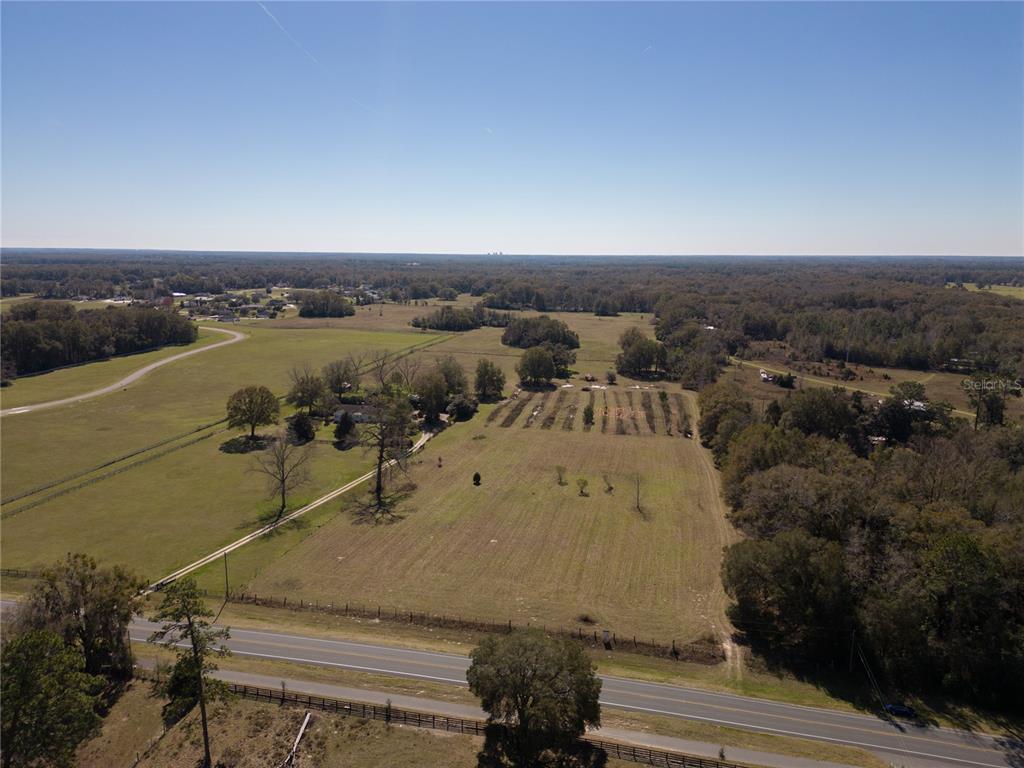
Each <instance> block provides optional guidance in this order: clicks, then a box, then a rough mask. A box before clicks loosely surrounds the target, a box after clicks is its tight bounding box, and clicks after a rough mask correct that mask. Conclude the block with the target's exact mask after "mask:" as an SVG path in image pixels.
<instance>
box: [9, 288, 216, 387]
mask: <svg viewBox="0 0 1024 768" xmlns="http://www.w3.org/2000/svg"><path fill="white" fill-rule="evenodd" d="M197 333H198V331H197V329H196V327H195V326H194V325H193V324H192V323H190V322H189V321H188V320H187V319H186V318H184V317H181V316H180V315H177V314H175V313H174V312H168V311H163V310H159V309H152V308H141V307H109V308H107V309H97V310H82V311H76V310H75V308H74V306H73V305H71V304H68V303H65V302H42V301H29V302H24V303H22V304H15V305H14V306H12V307H11V309H10V312H9V313H8V314H7V315H6V316H5V318H4V322H3V325H2V327H0V346H2V348H3V352H2V354H3V362H4V369H5V372H6V373H8V374H9V373H15V374H25V373H35V372H37V371H45V370H49V369H51V368H57V367H60V366H63V365H73V364H75V363H84V362H88V361H90V360H98V359H101V358H104V357H110V356H112V355H121V354H126V353H129V352H138V351H139V350H143V349H152V348H154V347H159V346H163V345H166V344H189V343H191V342H193V341H195V340H196V338H197Z"/></svg>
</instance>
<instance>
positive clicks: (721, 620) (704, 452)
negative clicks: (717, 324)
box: [682, 392, 743, 677]
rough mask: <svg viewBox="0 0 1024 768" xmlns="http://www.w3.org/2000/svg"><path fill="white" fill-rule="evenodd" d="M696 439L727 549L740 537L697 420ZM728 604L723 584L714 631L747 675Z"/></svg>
mask: <svg viewBox="0 0 1024 768" xmlns="http://www.w3.org/2000/svg"><path fill="white" fill-rule="evenodd" d="M682 398H683V399H684V400H685V401H686V407H687V409H688V410H689V412H690V413H693V414H697V413H699V411H698V408H697V396H696V395H695V394H693V393H692V392H684V393H683V395H682ZM693 440H694V442H695V443H697V445H696V448H697V453H698V455H699V457H700V471H701V474H702V475H703V476H704V479H705V481H706V482H707V485H708V487H709V488H713V489H714V493H713V494H712V497H711V500H710V502H711V512H712V514H713V515H714V519H715V529H716V530H717V532H718V546H719V547H725V546H727V545H729V544H732V543H734V542H736V541H739V539H740V536H739V534H738V533H737V532H736V529H734V528H733V527H732V524H731V523H730V522H729V520H728V517H727V515H728V512H729V507H728V506H727V505H726V503H725V501H724V500H723V499H722V484H721V480H720V478H719V474H718V470H717V469H716V468H715V462H714V460H713V459H712V456H711V451H709V450H708V449H707V448H704V447H702V446H700V442H699V441H700V433H699V432H698V430H697V424H696V419H694V424H693ZM728 605H729V598H728V596H727V595H726V594H725V590H724V589H723V588H722V586H721V584H719V586H718V589H716V590H714V591H713V592H712V593H711V594H709V595H708V609H709V611H710V614H709V616H708V618H709V619H710V620H711V622H712V628H713V629H714V632H715V635H716V636H717V637H718V638H719V641H720V642H721V643H722V648H723V650H724V651H725V658H726V662H727V663H728V664H729V667H730V672H731V674H733V675H735V676H737V677H741V676H742V674H743V654H742V649H741V648H739V647H738V646H737V645H736V644H735V643H733V641H732V634H733V632H734V627H733V626H732V623H731V622H730V621H729V618H728V617H727V616H726V614H725V609H726V607H727V606H728Z"/></svg>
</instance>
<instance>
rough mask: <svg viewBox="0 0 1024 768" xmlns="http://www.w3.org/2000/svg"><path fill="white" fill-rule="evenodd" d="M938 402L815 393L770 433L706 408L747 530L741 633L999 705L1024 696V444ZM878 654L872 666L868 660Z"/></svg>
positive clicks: (905, 683) (740, 553)
mask: <svg viewBox="0 0 1024 768" xmlns="http://www.w3.org/2000/svg"><path fill="white" fill-rule="evenodd" d="M924 398H925V392H924V387H923V386H922V385H920V384H904V385H901V386H899V387H894V390H893V394H892V396H891V397H890V398H888V399H886V400H885V402H883V403H881V404H878V403H877V402H876V401H875V400H872V401H871V402H870V403H868V402H866V401H865V400H864V399H862V398H860V397H857V396H856V395H851V394H850V393H848V392H846V391H843V390H838V389H837V390H828V389H804V390H798V391H795V392H792V393H790V394H788V395H787V396H785V397H784V398H783V399H781V400H778V401H776V402H774V403H773V404H772V405H771V407H769V408H768V409H767V411H766V413H765V416H764V417H763V418H756V417H755V415H754V411H753V408H752V404H751V402H750V401H749V400H747V399H746V398H745V397H744V395H743V394H742V392H741V391H740V390H738V389H736V388H735V387H733V386H731V385H727V384H715V385H712V386H709V387H707V388H705V389H704V390H703V392H702V393H701V395H700V401H701V418H700V433H701V440H702V441H703V442H704V443H705V444H706V445H708V446H709V447H710V448H712V450H713V451H714V453H715V456H716V460H717V461H718V462H719V464H720V466H721V467H722V472H723V475H722V477H723V489H724V494H725V497H726V500H727V501H728V503H729V505H730V507H731V514H730V518H731V520H732V523H733V524H734V525H735V526H736V527H737V528H738V529H739V530H740V531H742V532H743V533H744V534H746V538H745V539H744V540H743V541H741V542H739V543H737V544H734V545H732V546H730V547H728V548H727V550H726V554H725V558H724V562H723V566H722V579H723V583H724V586H725V588H726V591H727V592H728V593H729V595H730V596H731V597H732V598H733V599H734V600H735V601H736V602H735V604H734V605H733V606H732V609H731V618H732V620H733V622H734V624H735V625H736V627H737V628H739V629H740V630H742V631H743V632H744V633H745V635H746V637H747V639H748V640H749V641H750V642H751V643H752V644H753V645H754V646H755V647H756V648H759V649H760V650H761V651H762V652H764V653H765V654H766V655H767V656H768V657H770V658H774V659H778V660H782V661H784V662H787V663H792V664H795V665H797V666H801V665H804V666H806V665H808V664H820V663H825V664H830V665H833V666H837V667H840V666H841V667H843V668H845V667H846V665H847V664H848V660H849V659H850V658H851V654H852V653H853V652H854V651H856V652H857V654H858V655H857V659H858V664H857V667H858V671H859V672H864V669H862V668H861V667H862V665H864V666H869V667H871V669H872V670H873V672H874V673H875V674H881V676H882V679H883V681H884V683H886V684H888V685H890V686H892V685H895V686H902V687H906V688H912V689H916V690H927V689H941V690H943V691H946V692H949V693H955V694H957V695H959V696H963V697H967V698H970V699H973V700H975V701H981V702H984V703H988V704H1013V703H1017V704H1019V703H1020V701H1021V700H1022V698H1024V548H1022V547H1021V545H1020V543H1021V541H1024V432H1022V431H1021V430H1020V429H1019V428H1010V427H1003V426H1000V425H998V424H991V423H990V424H986V423H984V421H983V423H982V424H981V426H980V428H978V429H975V428H972V427H971V426H970V425H968V423H967V422H966V421H965V420H962V419H955V418H951V416H950V409H949V408H948V407H947V406H943V405H941V404H939V405H925V404H924V403H923V402H922V400H923V399H924ZM861 654H863V656H861Z"/></svg>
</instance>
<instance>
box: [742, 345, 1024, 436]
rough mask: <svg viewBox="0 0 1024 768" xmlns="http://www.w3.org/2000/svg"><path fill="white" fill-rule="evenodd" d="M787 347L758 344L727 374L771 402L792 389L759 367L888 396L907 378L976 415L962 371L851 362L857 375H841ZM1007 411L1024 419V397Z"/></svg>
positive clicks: (806, 381) (811, 382)
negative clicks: (769, 379)
mask: <svg viewBox="0 0 1024 768" xmlns="http://www.w3.org/2000/svg"><path fill="white" fill-rule="evenodd" d="M786 351H787V350H786V348H785V347H784V346H782V345H778V344H769V345H760V346H755V347H753V348H752V350H751V357H752V359H749V360H743V361H742V363H743V366H742V368H738V367H736V366H730V367H729V368H727V369H726V376H727V377H733V378H734V379H735V380H736V381H737V382H739V383H741V384H743V385H744V387H745V388H746V389H747V390H748V391H749V392H750V393H751V394H752V396H754V397H755V398H756V399H757V400H760V401H762V402H764V403H767V402H769V401H771V400H774V399H781V398H784V397H785V396H786V393H787V392H788V391H789V390H787V389H783V388H781V387H778V386H776V385H775V384H772V383H766V382H762V381H761V380H760V377H759V375H758V369H759V368H762V367H763V368H765V369H766V370H769V371H771V372H773V373H776V372H782V373H793V374H796V376H797V386H798V387H801V386H808V387H843V388H844V389H848V390H851V391H853V390H860V391H861V392H865V393H867V394H869V395H874V396H877V397H888V396H889V388H890V387H892V386H893V385H895V384H898V383H900V382H903V381H916V382H919V383H921V384H924V386H925V391H926V393H927V395H928V399H929V400H932V401H935V402H939V401H944V402H947V403H949V404H951V405H952V406H953V407H954V408H955V409H957V410H958V411H959V413H956V414H955V415H957V416H960V417H962V418H973V414H974V410H973V408H972V407H971V404H970V402H968V399H967V393H966V390H965V389H964V387H963V381H964V379H965V378H966V376H965V375H964V374H961V373H946V372H943V371H913V370H909V369H906V368H884V367H881V366H867V365H856V364H852V363H851V364H850V366H849V369H850V371H851V372H852V373H853V374H854V378H853V379H850V380H845V381H844V380H843V379H841V378H840V372H841V369H840V368H839V367H838V366H837V365H835V364H828V363H813V362H803V361H790V360H788V359H787V356H786ZM1006 415H1007V418H1008V420H1010V421H1018V422H1019V421H1022V420H1024V398H1021V397H1008V398H1007V399H1006Z"/></svg>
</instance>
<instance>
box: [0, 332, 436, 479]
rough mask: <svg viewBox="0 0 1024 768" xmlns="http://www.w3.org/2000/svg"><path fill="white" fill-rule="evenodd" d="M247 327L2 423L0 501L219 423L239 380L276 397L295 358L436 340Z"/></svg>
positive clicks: (315, 359) (319, 361)
mask: <svg viewBox="0 0 1024 768" xmlns="http://www.w3.org/2000/svg"><path fill="white" fill-rule="evenodd" d="M236 327H238V326H236ZM245 331H246V333H248V334H250V338H248V339H246V340H245V341H242V342H239V343H237V344H231V345H229V346H225V347H221V348H220V349H216V350H214V351H211V352H209V353H207V354H205V355H196V356H194V357H190V358H187V359H185V360H181V361H179V362H176V363H173V364H171V365H168V366H164V367H162V368H159V369H157V370H155V371H153V372H152V373H151V374H149V375H148V376H145V377H144V378H142V379H141V380H139V381H137V382H135V383H134V384H132V385H131V386H129V387H128V388H127V389H126V390H124V391H121V392H115V393H111V394H109V395H104V396H102V397H97V398H95V399H92V400H87V401H85V402H82V403H76V404H73V405H69V406H65V407H61V408H53V409H50V410H46V411H39V412H36V413H26V414H22V415H17V416H6V417H4V419H3V430H2V435H0V441H2V450H3V463H2V476H0V481H2V485H3V495H4V497H9V496H12V495H15V494H17V493H19V492H22V491H26V490H29V489H31V488H34V487H36V486H38V485H39V484H41V483H44V482H45V481H48V480H52V479H53V478H61V477H65V476H67V475H69V474H73V473H75V472H76V471H82V470H85V469H88V468H89V467H92V466H95V465H97V464H99V463H100V462H102V461H104V460H107V459H112V458H114V457H117V456H121V455H123V454H125V453H128V452H130V451H132V450H135V449H138V448H143V447H145V446H148V445H151V444H153V443H155V442H157V441H160V440H161V439H165V438H168V437H171V436H174V435H178V434H182V433H185V432H188V431H189V430H191V429H194V428H196V427H199V426H202V425H205V424H210V423H213V422H216V421H219V420H221V419H223V418H224V409H225V403H226V402H227V399H228V396H229V395H230V394H231V393H232V392H234V391H235V390H236V389H238V388H239V387H242V386H245V385H247V384H264V385H266V386H268V387H269V388H270V389H271V391H273V392H274V393H275V394H279V395H283V394H284V393H285V392H286V391H287V389H288V386H289V383H288V373H289V371H290V370H291V368H292V367H293V366H295V365H300V364H302V363H303V362H306V361H308V362H309V363H310V364H312V365H313V366H314V367H317V368H319V367H320V366H322V365H323V364H324V363H326V362H328V361H330V360H333V359H336V358H339V357H342V356H344V355H345V354H346V353H347V352H349V351H364V352H368V351H372V350H377V349H381V350H389V351H394V352H397V351H399V350H403V349H407V348H409V347H410V346H413V345H415V344H418V343H419V344H422V343H429V342H432V341H437V340H438V339H439V338H443V336H439V335H437V334H430V335H427V336H425V337H422V338H420V337H416V336H413V335H410V334H405V333H383V332H369V331H348V330H337V329H310V330H280V329H279V330H274V329H269V328H265V327H246V328H245ZM83 373H84V369H83ZM15 386H17V384H15ZM134 471H137V470H133V472H134ZM158 483H159V480H154V483H153V485H152V487H151V489H150V494H158V493H160V492H162V489H161V487H160V486H159V484H158ZM200 485H202V481H200Z"/></svg>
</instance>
